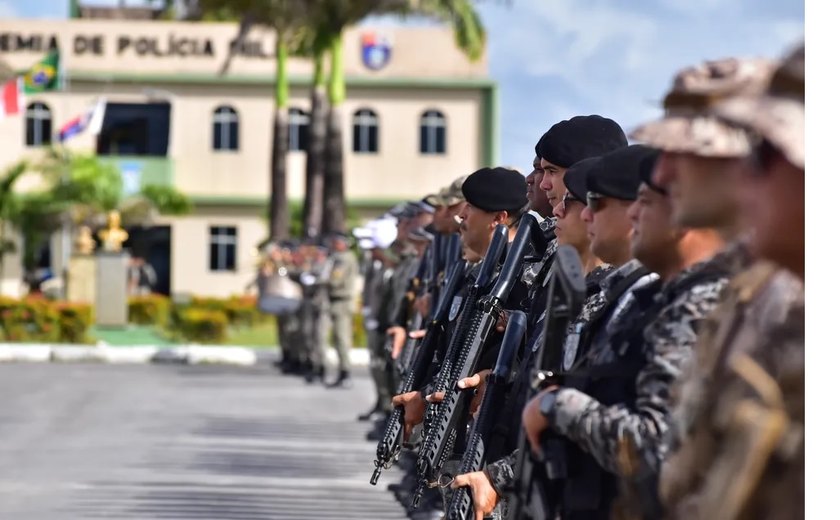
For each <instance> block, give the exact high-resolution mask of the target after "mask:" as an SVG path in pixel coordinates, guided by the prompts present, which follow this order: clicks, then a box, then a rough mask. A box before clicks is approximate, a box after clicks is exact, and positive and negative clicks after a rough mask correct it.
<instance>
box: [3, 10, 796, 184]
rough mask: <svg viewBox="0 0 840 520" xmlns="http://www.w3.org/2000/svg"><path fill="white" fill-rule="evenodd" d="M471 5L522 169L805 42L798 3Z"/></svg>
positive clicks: (509, 153)
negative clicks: (549, 139) (608, 123)
mask: <svg viewBox="0 0 840 520" xmlns="http://www.w3.org/2000/svg"><path fill="white" fill-rule="evenodd" d="M143 1H145V0H129V1H128V2H127V3H129V4H134V3H142V2H143ZM90 3H97V4H107V3H116V2H115V0H96V1H95V2H94V1H91V2H90ZM476 3H477V5H478V10H479V12H480V14H481V17H482V20H483V23H484V25H485V28H486V30H487V34H488V49H487V52H488V59H489V64H490V76H491V77H492V78H493V79H495V80H496V81H497V82H498V84H499V90H500V101H501V103H500V105H501V154H500V155H501V164H502V165H511V166H516V167H518V168H520V169H522V170H524V169H525V168H528V167H529V165H530V163H531V160H532V159H533V155H534V144H536V142H537V140H538V139H539V137H540V136H541V135H542V134H543V133H544V132H545V131H546V130H548V128H549V127H550V126H551V125H552V124H554V123H556V122H558V121H562V120H564V119H569V118H571V117H573V116H575V115H587V114H600V115H602V116H605V117H610V118H612V119H614V120H615V121H617V122H618V123H619V124H620V125H621V126H622V127H623V128H624V129H625V131H628V132H629V131H630V130H632V129H633V128H634V127H635V126H636V125H638V124H639V123H642V122H644V121H646V120H649V119H651V118H654V117H657V116H658V115H659V114H660V113H661V110H660V108H659V103H660V100H661V99H662V97H663V96H664V94H665V93H666V92H667V90H668V87H669V85H670V83H671V81H672V78H673V76H674V74H675V73H676V72H677V71H678V70H679V69H681V68H683V67H686V66H690V65H694V64H698V63H700V62H702V61H703V60H707V59H717V58H724V57H729V56H747V57H769V58H777V57H779V56H781V55H782V54H783V53H784V52H785V51H786V50H788V49H789V48H790V47H791V46H793V45H795V44H796V43H798V42H800V41H801V40H802V38H803V37H804V34H805V27H804V23H805V22H804V20H805V16H804V0H478V1H477V2H476ZM68 5H69V2H68V0H0V17H23V18H32V17H37V18H66V17H67V13H68ZM366 23H367V24H392V23H398V22H395V21H393V20H389V19H372V20H368V21H367V22H366ZM410 23H411V22H410ZM527 171H530V168H528V170H527Z"/></svg>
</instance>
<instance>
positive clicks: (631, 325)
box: [560, 267, 726, 520]
mask: <svg viewBox="0 0 840 520" xmlns="http://www.w3.org/2000/svg"><path fill="white" fill-rule="evenodd" d="M640 271H641V272H640ZM645 274H646V272H645V270H643V269H639V270H637V271H635V272H634V273H632V274H631V275H630V276H628V277H627V278H626V279H625V280H622V282H621V283H620V284H618V285H617V286H616V287H615V288H614V289H613V290H612V291H610V294H609V295H608V297H607V299H608V304H607V305H605V306H604V307H603V308H602V309H601V310H600V311H599V312H597V313H596V315H594V316H593V319H592V321H591V322H590V324H589V327H587V329H586V331H585V333H584V334H583V335H582V337H581V340H582V341H585V342H586V343H582V344H583V345H587V347H589V342H591V339H592V337H591V336H592V331H593V330H594V329H595V328H596V327H594V326H593V325H595V326H597V325H602V323H600V320H601V319H602V318H603V317H604V316H607V315H609V314H608V313H610V312H611V311H612V310H613V309H614V307H615V305H616V303H617V301H618V299H619V298H620V297H621V295H622V294H623V293H624V292H625V291H626V290H627V288H629V287H630V286H632V285H633V283H635V282H636V281H637V280H638V279H639V278H641V276H644V275H645ZM725 274H726V273H725V272H724V271H723V270H719V269H717V268H714V267H709V268H707V269H703V270H701V271H698V272H696V273H692V274H690V275H688V276H686V277H685V278H684V279H682V280H680V281H678V282H677V283H675V284H673V285H672V286H670V287H667V288H666V289H665V292H661V291H660V289H661V288H662V287H661V285H660V283H659V282H656V283H654V284H651V285H649V286H646V287H644V288H641V289H638V290H635V291H634V297H635V298H636V302H637V304H636V312H637V313H638V314H637V315H634V316H632V319H625V320H624V323H623V324H622V325H623V326H622V328H621V329H619V330H618V331H617V332H616V333H614V334H613V335H612V336H611V337H610V339H611V345H612V347H613V352H614V353H615V357H614V358H613V359H612V360H611V361H609V362H608V363H604V364H598V365H594V366H584V367H580V368H576V369H574V370H572V371H570V372H568V373H566V375H565V376H564V377H563V383H562V386H564V387H567V388H575V389H577V390H580V391H581V392H583V393H585V394H587V395H589V396H591V397H592V398H593V399H595V400H596V401H598V402H599V403H601V404H603V405H604V406H614V405H624V406H625V407H626V408H628V409H630V410H632V409H634V408H635V406H636V397H637V396H636V379H637V377H638V374H639V372H640V371H641V370H642V368H643V367H644V365H645V363H646V362H647V356H646V353H645V350H644V348H643V347H644V343H645V338H644V331H645V329H646V328H647V326H648V325H649V324H650V323H652V322H653V321H654V320H655V319H656V317H657V316H658V315H659V314H660V313H661V312H662V311H663V310H664V309H665V307H667V306H668V305H670V304H671V303H672V302H673V301H674V299H675V298H676V297H677V296H678V295H680V294H682V293H684V292H685V291H687V290H689V289H690V288H691V287H693V286H695V285H698V284H701V283H705V282H707V281H711V280H715V279H719V278H720V277H721V276H725ZM622 288H623V290H622ZM617 338H621V339H622V341H621V342H613V340H614V339H617ZM587 350H588V349H587ZM584 355H585V352H584ZM562 441H563V450H562V456H563V457H565V460H564V461H563V462H562V463H561V464H560V467H561V468H563V469H564V470H565V473H564V475H563V479H564V480H563V481H562V484H561V489H562V495H561V499H560V500H561V511H562V517H563V519H564V520H576V519H604V520H607V519H609V518H610V515H611V507H612V503H613V501H614V500H615V498H616V497H617V496H618V479H617V477H616V476H615V475H613V474H612V473H609V472H607V471H605V470H604V469H603V468H602V467H601V466H600V465H599V464H598V463H597V462H596V460H595V459H594V458H593V457H592V456H591V455H589V454H588V453H586V452H584V451H583V450H581V449H580V448H579V447H578V446H577V445H576V444H575V443H573V442H570V441H568V440H566V439H565V438H564V439H562Z"/></svg>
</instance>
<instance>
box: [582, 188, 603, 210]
mask: <svg viewBox="0 0 840 520" xmlns="http://www.w3.org/2000/svg"><path fill="white" fill-rule="evenodd" d="M603 198H604V196H603V195H601V194H600V193H595V192H594V191H587V192H586V207H587V208H589V211H591V212H592V213H597V212H598V211H600V210H601V208H603V206H604V204H603V202H602V199H603Z"/></svg>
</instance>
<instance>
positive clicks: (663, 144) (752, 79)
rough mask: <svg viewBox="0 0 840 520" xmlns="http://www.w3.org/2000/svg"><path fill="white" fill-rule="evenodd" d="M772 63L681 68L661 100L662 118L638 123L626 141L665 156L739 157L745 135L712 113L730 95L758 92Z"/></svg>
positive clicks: (721, 63) (752, 61) (753, 61)
mask: <svg viewBox="0 0 840 520" xmlns="http://www.w3.org/2000/svg"><path fill="white" fill-rule="evenodd" d="M773 66H774V62H772V61H770V60H764V59H736V58H726V59H721V60H714V61H707V62H704V63H702V64H700V65H698V66H694V67H689V68H686V69H683V70H681V71H680V72H679V73H677V75H676V77H675V78H674V82H673V85H672V87H671V90H670V91H669V92H668V94H667V96H665V100H664V101H663V107H664V109H665V115H664V116H663V117H662V118H661V119H658V120H656V121H652V122H649V123H646V124H643V125H641V126H640V127H638V128H636V129H635V130H633V131H632V132H631V133H630V137H631V138H632V139H635V140H637V141H639V142H641V143H643V144H646V145H648V146H651V147H653V148H657V149H660V150H663V151H667V152H674V153H690V154H694V155H699V156H703V157H716V158H735V157H745V156H746V155H748V154H749V152H750V141H749V138H748V135H747V133H746V132H745V131H744V130H743V129H741V128H738V127H734V126H731V125H729V124H727V123H725V122H724V121H722V120H721V119H719V118H718V117H716V116H715V115H714V113H713V112H712V109H713V108H714V107H715V106H716V105H718V104H719V103H721V102H722V101H724V100H726V99H729V98H731V97H733V96H739V95H750V94H758V93H760V92H762V91H763V90H764V89H765V88H766V86H767V83H768V82H769V79H770V74H771V73H772V71H773Z"/></svg>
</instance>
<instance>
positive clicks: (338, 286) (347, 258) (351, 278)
mask: <svg viewBox="0 0 840 520" xmlns="http://www.w3.org/2000/svg"><path fill="white" fill-rule="evenodd" d="M331 261H332V262H331V265H330V270H329V281H328V295H329V307H328V309H329V317H330V322H332V332H333V338H334V345H335V349H336V351H337V352H338V364H339V369H340V370H341V372H342V373H346V372H347V371H349V370H350V349H351V348H353V314H354V305H355V303H356V302H355V289H356V279H357V278H358V276H359V262H358V260H357V259H356V255H355V253H353V252H352V251H349V250H347V251H339V252H335V253H334V254H333V255H332V258H331ZM324 330H326V328H325V329H324ZM324 336H326V335H324Z"/></svg>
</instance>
